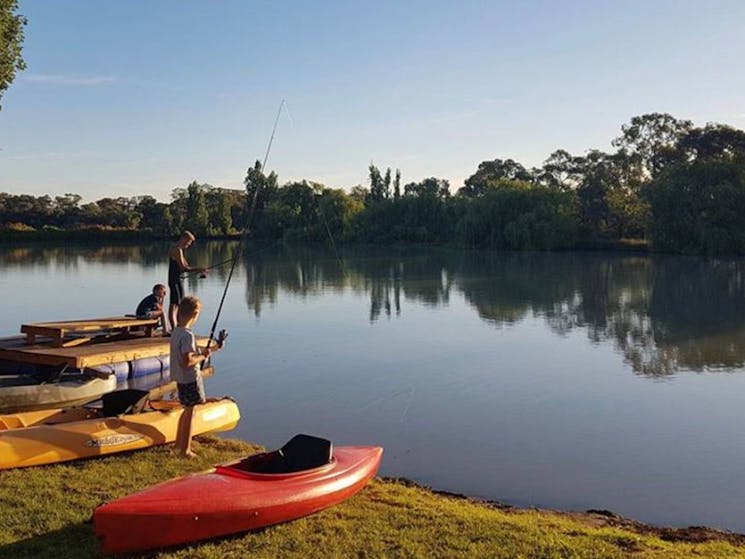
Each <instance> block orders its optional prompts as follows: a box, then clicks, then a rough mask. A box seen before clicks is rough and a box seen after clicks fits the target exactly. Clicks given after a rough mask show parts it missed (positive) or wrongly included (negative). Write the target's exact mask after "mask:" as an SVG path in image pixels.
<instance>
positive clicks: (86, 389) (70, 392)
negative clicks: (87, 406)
mask: <svg viewBox="0 0 745 559" xmlns="http://www.w3.org/2000/svg"><path fill="white" fill-rule="evenodd" d="M169 365H170V364H169V359H168V355H159V356H156V357H145V358H141V359H132V360H130V361H122V362H118V363H111V364H106V365H98V366H96V367H91V368H85V369H82V370H78V371H71V372H62V373H60V372H59V371H58V369H56V368H54V367H49V366H41V365H33V364H27V363H12V362H8V361H1V362H0V412H22V411H32V410H43V409H46V408H64V407H71V406H78V405H80V404H84V403H86V402H90V401H91V400H93V399H95V398H98V397H100V396H101V395H102V394H106V393H107V392H111V391H113V390H116V389H117V387H127V388H138V389H150V388H154V387H155V386H160V385H162V384H164V383H166V382H168V381H169V377H170V369H169ZM14 369H16V370H17V373H13V372H12V371H13V370H14Z"/></svg>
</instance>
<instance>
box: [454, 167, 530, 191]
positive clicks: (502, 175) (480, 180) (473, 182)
mask: <svg viewBox="0 0 745 559" xmlns="http://www.w3.org/2000/svg"><path fill="white" fill-rule="evenodd" d="M502 179H506V180H517V181H527V182H530V181H532V180H533V175H532V173H531V172H530V171H528V170H527V169H526V168H525V167H523V166H522V165H521V164H520V163H518V162H517V161H514V160H512V159H494V160H493V161H482V162H481V163H480V164H479V168H478V170H477V171H476V172H475V173H474V174H473V175H471V176H470V177H468V178H467V179H466V181H465V183H464V185H463V187H462V188H460V189H459V190H458V194H460V195H461V196H467V197H473V196H481V195H482V194H483V193H484V192H486V190H487V188H489V183H492V182H497V181H500V180H502Z"/></svg>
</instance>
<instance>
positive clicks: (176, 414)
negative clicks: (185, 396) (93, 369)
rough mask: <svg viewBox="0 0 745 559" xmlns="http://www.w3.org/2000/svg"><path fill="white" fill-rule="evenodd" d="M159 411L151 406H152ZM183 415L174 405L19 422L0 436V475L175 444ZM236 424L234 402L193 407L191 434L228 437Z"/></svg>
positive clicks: (221, 401)
mask: <svg viewBox="0 0 745 559" xmlns="http://www.w3.org/2000/svg"><path fill="white" fill-rule="evenodd" d="M105 405H106V404H105V403H104V406H105ZM157 406H158V405H157V404H155V403H153V405H152V407H157ZM115 411H116V410H115ZM75 413H79V412H75ZM182 413H183V407H182V406H181V405H179V404H176V403H175V402H174V403H164V404H161V405H160V409H155V410H153V411H144V412H141V413H131V414H127V413H124V414H120V415H114V414H113V412H110V413H107V412H106V410H104V411H103V413H102V414H101V415H98V414H97V415H96V416H95V417H93V418H88V419H81V420H77V421H65V422H60V423H56V424H49V425H47V424H40V425H39V424H37V425H33V426H30V427H19V424H20V423H22V421H19V420H17V421H16V426H17V428H11V429H8V430H5V431H0V470H3V469H8V468H23V467H27V466H39V465H43V464H53V463H57V462H65V461H68V460H77V459H80V458H91V457H95V456H103V455H107V454H113V453H117V452H124V451H130V450H138V449H141V448H147V447H151V446H154V445H159V444H165V443H170V442H173V441H174V440H176V431H177V427H178V422H179V418H180V417H181V414H182ZM70 418H73V416H70ZM57 419H61V416H57ZM239 419H240V412H239V411H238V406H237V405H236V404H235V402H233V401H232V400H229V399H223V400H219V401H216V402H209V403H206V404H201V405H198V406H195V407H194V416H193V419H192V426H193V434H194V435H198V434H201V433H209V432H215V431H228V430H230V429H233V428H234V427H235V426H236V425H237V424H238V421H239ZM8 423H11V422H10V421H8Z"/></svg>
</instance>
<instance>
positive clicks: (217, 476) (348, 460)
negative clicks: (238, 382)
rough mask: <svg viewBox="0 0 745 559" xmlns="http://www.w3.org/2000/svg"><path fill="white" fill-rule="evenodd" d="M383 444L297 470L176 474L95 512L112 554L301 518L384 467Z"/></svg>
mask: <svg viewBox="0 0 745 559" xmlns="http://www.w3.org/2000/svg"><path fill="white" fill-rule="evenodd" d="M382 455H383V449H382V448H381V447H374V446H356V447H353V446H347V447H337V448H335V449H334V451H333V460H332V461H331V463H329V464H327V465H324V466H321V467H318V468H313V469H310V470H303V471H300V472H294V473H279V474H266V473H251V472H242V471H236V470H233V469H232V468H231V467H230V465H226V466H218V467H217V468H216V469H215V470H213V471H210V472H206V473H199V474H193V475H190V476H186V477H183V478H179V479H174V480H170V481H167V482H165V483H162V484H160V485H156V486H153V487H151V488H148V489H145V490H144V491H141V492H139V493H135V494H133V495H129V496H127V497H123V498H121V499H117V500H116V501H113V502H111V503H108V504H105V505H102V506H100V507H98V508H97V509H96V510H95V511H94V513H93V523H94V526H95V532H96V535H98V536H99V537H100V538H101V540H102V546H103V550H104V551H105V552H107V553H123V552H134V551H141V550H147V549H156V548H161V547H169V546H173V545H180V544H185V543H190V542H195V541H200V540H205V539H210V538H215V537H220V536H226V535H229V534H236V533H241V532H246V531H249V530H255V529H257V528H263V527H265V526H271V525H273V524H279V523H281V522H286V521H289V520H294V519H297V518H300V517H303V516H307V515H309V514H313V513H315V512H318V511H320V510H323V509H325V508H328V507H330V506H333V505H335V504H338V503H340V502H341V501H344V500H345V499H348V498H349V497H351V496H352V495H354V494H355V493H357V492H358V491H360V490H361V489H362V488H363V487H364V486H365V484H366V483H367V482H368V481H369V480H370V479H372V478H373V477H374V476H375V474H376V473H377V471H378V468H379V467H380V461H381V458H382Z"/></svg>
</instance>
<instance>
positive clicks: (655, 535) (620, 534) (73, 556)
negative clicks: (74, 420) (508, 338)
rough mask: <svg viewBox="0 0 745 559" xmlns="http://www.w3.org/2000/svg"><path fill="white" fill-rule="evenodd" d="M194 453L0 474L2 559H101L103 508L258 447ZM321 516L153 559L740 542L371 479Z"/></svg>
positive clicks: (736, 551)
mask: <svg viewBox="0 0 745 559" xmlns="http://www.w3.org/2000/svg"><path fill="white" fill-rule="evenodd" d="M195 449H196V450H197V451H198V452H199V456H198V458H197V459H196V460H191V461H186V460H180V459H178V458H176V456H175V455H174V452H173V450H172V449H171V447H170V446H169V445H166V446H159V447H154V448H151V449H147V450H143V451H137V452H131V453H124V454H120V455H112V456H109V457H102V458H97V459H92V460H85V461H77V462H69V463H65V464H58V465H52V466H45V467H37V468H27V469H21V470H7V471H3V472H0V510H3V511H5V513H4V514H3V515H0V556H3V557H31V556H33V557H38V558H45V557H49V558H52V557H54V558H55V559H62V558H65V559H83V558H87V557H97V556H99V551H98V543H97V541H96V539H95V537H94V535H93V528H92V525H91V523H90V518H91V513H92V511H93V509H94V508H95V507H96V506H98V505H99V504H102V503H103V502H107V501H111V500H113V499H115V498H118V497H120V496H123V495H126V494H129V493H132V492H134V491H137V490H140V489H142V488H145V487H148V486H150V485H152V484H154V483H157V482H160V481H164V480H166V479H170V478H173V477H178V476H181V475H185V474H187V473H193V472H197V471H203V470H205V469H208V468H210V467H211V466H212V465H213V464H215V463H220V462H225V461H228V460H232V459H234V458H236V457H238V456H245V455H246V454H250V453H253V452H259V451H262V450H263V447H261V446H258V445H254V444H251V443H247V442H244V441H241V440H237V439H228V438H218V437H216V436H203V437H198V439H197V442H196V443H195ZM384 459H385V458H384ZM329 510H330V512H328V513H325V514H317V515H312V516H310V517H306V518H305V519H301V520H298V521H294V522H290V523H286V524H282V525H279V526H277V527H275V528H270V529H268V530H264V531H259V532H250V533H247V534H243V535H236V536H233V537H228V538H222V539H218V540H211V541H209V542H204V543H199V544H194V546H191V547H188V548H178V549H175V550H165V551H163V552H159V553H158V554H157V557H158V558H162V559H166V558H179V557H204V558H208V559H212V558H215V559H216V558H218V557H224V556H244V555H241V554H242V553H251V555H252V556H255V557H257V558H258V557H275V556H277V555H275V553H277V549H276V548H275V547H276V546H278V547H279V548H281V551H282V555H281V556H283V557H298V558H299V557H326V556H329V551H331V552H332V553H331V555H333V553H334V552H335V553H337V555H334V556H347V555H349V554H351V555H354V556H359V557H378V556H387V557H450V556H490V557H500V558H501V557H518V556H520V557H523V556H530V557H559V556H561V557H565V556H567V557H568V556H571V557H577V558H580V557H582V558H584V557H600V556H602V557H627V556H628V557H635V558H643V559H647V558H651V557H655V558H657V557H676V558H677V557H699V558H702V557H703V558H720V557H743V558H745V534H737V533H733V532H728V531H725V530H718V529H714V528H704V527H690V528H666V527H656V526H651V525H647V524H644V523H641V522H638V521H635V520H632V519H627V518H623V517H620V516H618V515H614V514H612V513H610V512H608V511H586V512H570V511H557V510H551V509H538V508H520V507H514V506H510V505H507V504H504V503H498V502H494V501H486V500H481V499H478V498H474V497H469V496H464V495H458V494H453V493H449V492H445V491H437V490H433V489H431V488H428V487H426V486H423V485H421V484H418V483H416V482H414V481H411V480H408V479H405V478H377V479H376V480H375V481H374V482H372V483H371V484H370V485H369V486H368V487H367V488H366V489H364V490H363V491H362V493H361V494H360V496H358V497H356V498H354V499H350V500H348V501H345V502H344V503H342V504H341V505H337V506H336V507H333V508H332V509H329ZM306 540H307V541H306ZM456 550H460V552H458V553H455V551H456ZM461 552H462V553H461ZM567 553H568V554H569V555H567ZM236 554H237V555H236ZM339 554H341V555H339ZM345 554H346V555H345ZM598 554H599V555H598ZM148 556H151V555H148Z"/></svg>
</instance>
